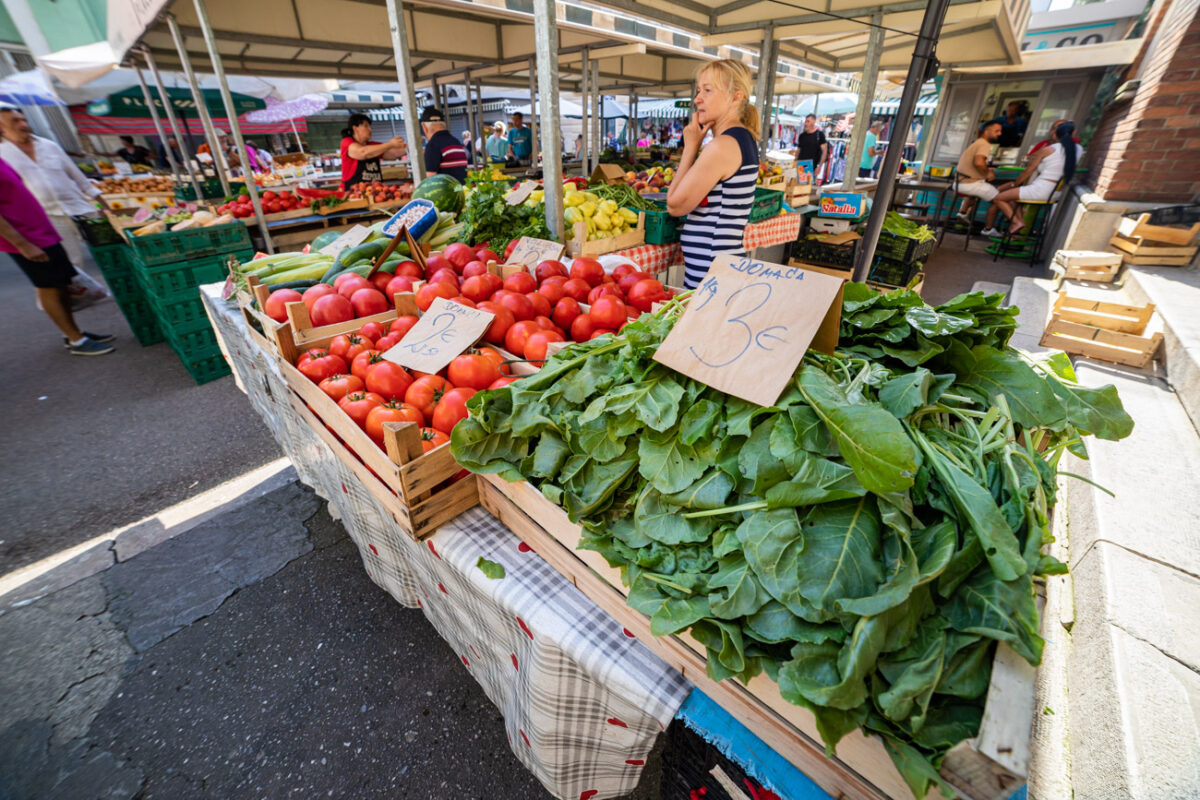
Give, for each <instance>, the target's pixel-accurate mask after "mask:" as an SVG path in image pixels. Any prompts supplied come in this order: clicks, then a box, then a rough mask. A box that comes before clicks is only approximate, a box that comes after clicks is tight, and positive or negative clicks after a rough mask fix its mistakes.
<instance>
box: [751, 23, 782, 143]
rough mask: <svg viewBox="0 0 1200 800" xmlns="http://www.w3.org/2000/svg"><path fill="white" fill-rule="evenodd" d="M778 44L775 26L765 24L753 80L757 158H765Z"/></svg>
mask: <svg viewBox="0 0 1200 800" xmlns="http://www.w3.org/2000/svg"><path fill="white" fill-rule="evenodd" d="M778 48H779V44H778V43H777V42H776V41H775V26H774V25H770V24H769V25H767V27H766V30H764V31H763V43H762V49H761V50H759V51H758V76H757V80H755V82H754V98H755V100H757V101H758V113H759V117H758V118H759V128H760V130H758V131H757V133H758V134H759V137H758V152H759V158H760V159H762V160H766V157H767V141H768V139H769V138H770V131H771V105H772V103H773V102H774V95H775V61H776V60H777V54H778Z"/></svg>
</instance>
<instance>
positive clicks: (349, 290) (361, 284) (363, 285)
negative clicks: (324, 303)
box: [335, 272, 371, 300]
mask: <svg viewBox="0 0 1200 800" xmlns="http://www.w3.org/2000/svg"><path fill="white" fill-rule="evenodd" d="M338 277H339V278H345V280H344V281H342V282H341V283H339V284H338V285H337V286H336V287H335V288H337V293H338V294H340V295H341V296H342V297H344V298H346V299H347V300H349V299H350V295H352V294H354V293H355V292H357V291H358V290H359V289H369V288H371V282H370V281H369V280H367V279H366V278H364V277H363V276H362V275H357V274H355V273H353V272H351V273H350V274H349V275H339V276H338Z"/></svg>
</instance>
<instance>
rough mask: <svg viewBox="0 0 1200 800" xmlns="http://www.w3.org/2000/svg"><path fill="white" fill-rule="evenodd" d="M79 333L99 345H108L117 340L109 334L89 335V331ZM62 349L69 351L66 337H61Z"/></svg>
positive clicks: (69, 344) (69, 343)
mask: <svg viewBox="0 0 1200 800" xmlns="http://www.w3.org/2000/svg"><path fill="white" fill-rule="evenodd" d="M80 333H82V334H83V335H84V336H86V337H87V338H89V339H91V340H92V341H93V342H99V343H100V344H108V343H109V342H111V341H112V340H113V339H115V338H117V337H116V336H115V335H114V334H111V333H91V332H89V331H80ZM63 347H66V348H67V349H70V347H71V342H70V340H69V339H67V337H65V336H64V337H63Z"/></svg>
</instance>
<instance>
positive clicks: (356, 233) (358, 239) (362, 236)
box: [317, 225, 371, 257]
mask: <svg viewBox="0 0 1200 800" xmlns="http://www.w3.org/2000/svg"><path fill="white" fill-rule="evenodd" d="M370 235H371V229H370V228H368V227H366V226H365V225H355V226H354V227H353V228H351V229H350V230H348V231H346V232H345V233H343V234H342V235H341V236H339V237H338V238H336V239H334V240H333V241H332V242H330V243H329V244H327V245H325V246H324V247H322V248H321V249H320V250H318V251H317V252H319V253H321V254H323V255H327V256H334V257H336V256H337V254H338V253H340V252H342V251H343V250H345V249H346V248H347V247H358V246H359V245H360V244H362V243H363V242H365V241H366V240H367V237H368V236H370Z"/></svg>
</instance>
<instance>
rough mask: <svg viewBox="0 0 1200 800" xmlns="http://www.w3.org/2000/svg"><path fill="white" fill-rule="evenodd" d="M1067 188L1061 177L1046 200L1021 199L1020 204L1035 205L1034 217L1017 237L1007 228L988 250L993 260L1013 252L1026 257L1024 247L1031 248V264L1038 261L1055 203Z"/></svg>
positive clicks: (1006, 256)
mask: <svg viewBox="0 0 1200 800" xmlns="http://www.w3.org/2000/svg"><path fill="white" fill-rule="evenodd" d="M1065 188H1066V182H1065V181H1063V180H1062V179H1061V178H1060V179H1059V181H1058V183H1057V184H1055V185H1054V191H1052V192H1050V197H1048V198H1047V199H1045V200H1021V201H1019V205H1020V206H1033V207H1034V212H1033V219H1032V220H1030V222H1029V224H1028V225H1026V226H1025V227H1024V228H1022V229H1021V230H1020V231H1018V232H1017V234H1016V236H1015V238H1014V236H1013V234H1011V233H1009V232H1008V229H1007V228H1006V229H1005V231H1004V235H1003V236H1002V237H1000V240H999V241H998V242H996V243H995V244H993V245H992V246H990V247H989V248H988V251H989V252H991V254H992V261H998V260H999V259H1000V256H1002V255H1003V256H1004V257H1005V258H1008V257H1009V256H1010V255H1011V254H1014V253H1017V252H1019V253H1021V256H1022V257H1024V248H1026V247H1028V248H1029V266H1031V267H1032V266H1033V265H1034V264H1036V263H1037V258H1038V255H1039V254H1040V253H1041V251H1042V241H1043V240H1044V239H1045V237H1046V229H1047V228H1049V227H1050V219H1051V218H1052V217H1053V216H1054V204H1055V203H1056V202H1058V200H1059V199H1060V197H1061V196H1062V192H1063V189H1065ZM1017 240H1020V241H1017Z"/></svg>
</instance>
